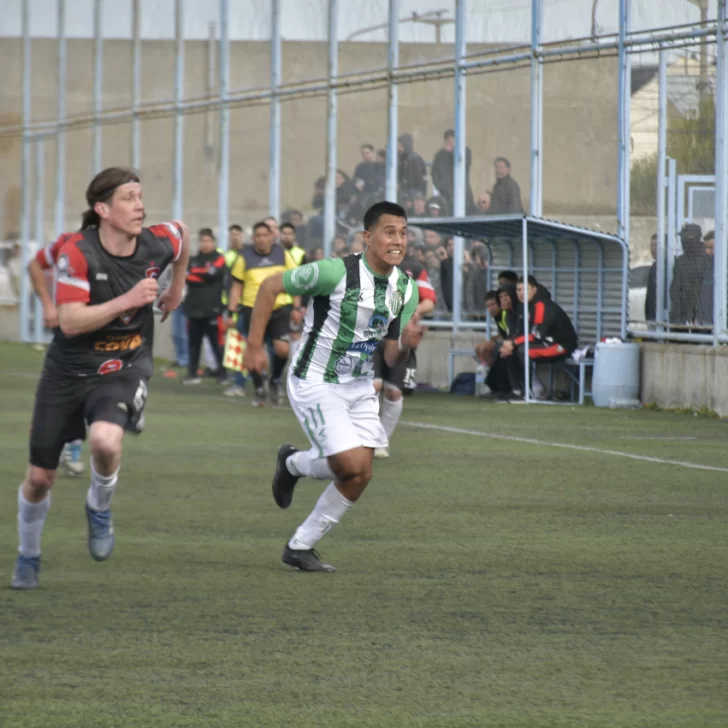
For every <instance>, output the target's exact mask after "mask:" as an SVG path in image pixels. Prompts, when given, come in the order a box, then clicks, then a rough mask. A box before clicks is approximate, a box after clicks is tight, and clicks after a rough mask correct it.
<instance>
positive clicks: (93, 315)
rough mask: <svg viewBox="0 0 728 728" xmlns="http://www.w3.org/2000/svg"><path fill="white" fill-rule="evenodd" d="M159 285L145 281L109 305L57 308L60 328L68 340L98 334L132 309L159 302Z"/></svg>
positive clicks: (75, 303)
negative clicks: (72, 337)
mask: <svg viewBox="0 0 728 728" xmlns="http://www.w3.org/2000/svg"><path fill="white" fill-rule="evenodd" d="M158 294H159V283H157V280H156V278H144V280H141V281H139V283H137V284H136V285H135V286H134V288H132V289H131V290H130V291H127V292H126V293H124V294H123V295H121V296H117V297H116V298H112V299H111V300H110V301H107V302H106V303H99V304H95V305H89V304H88V303H84V302H83V301H70V302H68V303H61V304H59V306H58V324H59V326H60V327H61V331H62V332H63V333H64V334H65V335H66V336H69V337H70V336H81V335H82V334H88V333H90V332H91V331H97V330H98V329H101V328H103V327H104V326H106V325H107V324H109V323H111V322H112V321H113V320H114V319H115V318H118V317H119V316H120V315H121V314H123V313H124V312H125V311H128V310H129V309H135V308H142V307H143V306H147V305H148V304H150V303H153V302H154V301H156V300H157V295H158Z"/></svg>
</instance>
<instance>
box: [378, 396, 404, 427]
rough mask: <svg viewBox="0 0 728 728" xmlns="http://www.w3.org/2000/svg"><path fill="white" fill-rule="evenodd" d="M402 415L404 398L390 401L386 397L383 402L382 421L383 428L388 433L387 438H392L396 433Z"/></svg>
mask: <svg viewBox="0 0 728 728" xmlns="http://www.w3.org/2000/svg"><path fill="white" fill-rule="evenodd" d="M401 415H402V397H401V396H400V397H399V398H398V399H396V400H390V399H388V398H387V396H386V395H385V397H384V401H383V402H382V413H381V415H380V419H381V421H382V427H384V431H385V432H386V433H387V437H388V438H391V437H392V434H393V433H394V431H395V429H396V427H397V423H398V422H399V418H400V417H401Z"/></svg>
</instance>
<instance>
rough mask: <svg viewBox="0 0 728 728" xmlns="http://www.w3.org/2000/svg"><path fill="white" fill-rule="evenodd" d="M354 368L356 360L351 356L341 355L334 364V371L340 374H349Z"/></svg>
mask: <svg viewBox="0 0 728 728" xmlns="http://www.w3.org/2000/svg"><path fill="white" fill-rule="evenodd" d="M353 368H354V362H353V361H352V359H351V357H349V356H340V357H339V358H338V359H337V360H336V364H334V371H335V372H336V373H337V374H338V375H339V376H340V377H342V376H344V375H345V374H348V373H349V372H350V371H351V370H352V369H353Z"/></svg>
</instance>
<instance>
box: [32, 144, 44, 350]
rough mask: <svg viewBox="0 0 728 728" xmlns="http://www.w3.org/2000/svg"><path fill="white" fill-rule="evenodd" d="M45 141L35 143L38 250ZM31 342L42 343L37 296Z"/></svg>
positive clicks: (41, 217) (41, 242) (40, 307)
mask: <svg viewBox="0 0 728 728" xmlns="http://www.w3.org/2000/svg"><path fill="white" fill-rule="evenodd" d="M44 215H45V139H44V138H43V137H42V136H39V137H38V139H37V140H36V142H35V233H34V237H35V242H36V245H37V246H38V249H40V248H41V247H42V246H43V245H44V244H45V229H44V228H45V225H44V220H43V218H44ZM33 341H35V343H36V344H42V343H43V306H42V305H41V302H40V298H38V296H34V297H33Z"/></svg>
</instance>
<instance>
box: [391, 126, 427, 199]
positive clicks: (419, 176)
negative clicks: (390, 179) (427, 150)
mask: <svg viewBox="0 0 728 728" xmlns="http://www.w3.org/2000/svg"><path fill="white" fill-rule="evenodd" d="M397 182H398V184H399V197H400V199H402V200H405V199H412V197H413V196H414V195H415V194H416V193H418V192H419V193H421V194H423V195H424V194H425V193H426V192H427V165H426V164H425V160H424V159H422V157H421V156H420V155H419V154H417V152H416V151H415V149H414V142H413V141H412V135H411V134H402V136H401V137H400V138H399V139H398V141H397Z"/></svg>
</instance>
